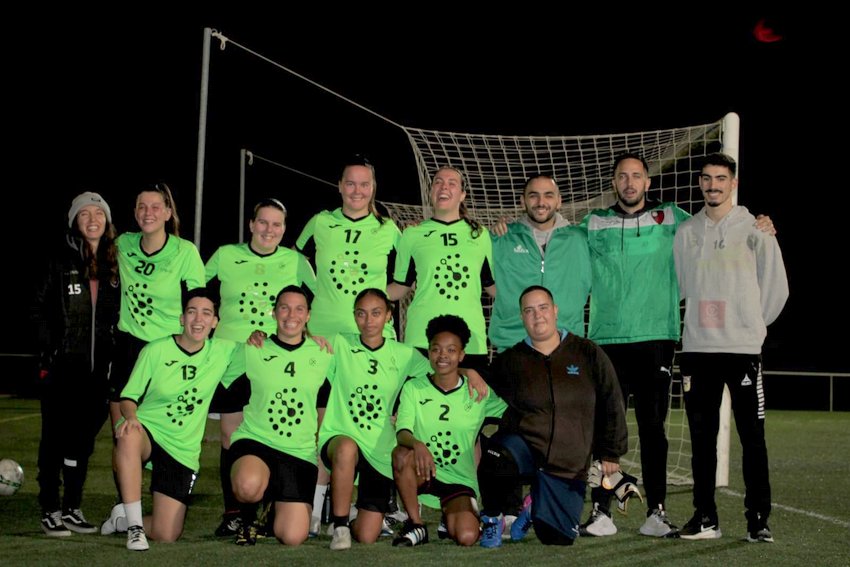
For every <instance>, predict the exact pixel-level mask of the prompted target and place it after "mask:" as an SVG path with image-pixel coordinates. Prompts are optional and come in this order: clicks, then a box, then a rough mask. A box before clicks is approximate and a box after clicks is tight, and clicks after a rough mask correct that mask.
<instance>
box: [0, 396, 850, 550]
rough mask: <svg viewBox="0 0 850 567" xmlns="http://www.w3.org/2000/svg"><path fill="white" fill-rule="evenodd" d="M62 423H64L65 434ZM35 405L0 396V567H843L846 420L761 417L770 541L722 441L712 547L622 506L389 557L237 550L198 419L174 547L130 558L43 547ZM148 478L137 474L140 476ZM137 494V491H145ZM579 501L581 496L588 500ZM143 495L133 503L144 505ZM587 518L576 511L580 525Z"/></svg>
mask: <svg viewBox="0 0 850 567" xmlns="http://www.w3.org/2000/svg"><path fill="white" fill-rule="evenodd" d="M72 426H73V424H69V427H72ZM40 427H41V426H40V419H39V405H38V401H37V400H32V399H23V398H14V397H0V458H4V457H8V458H12V459H15V460H16V461H18V462H19V463H20V464H21V465H22V466H23V468H24V473H25V481H24V485H23V487H22V488H21V490H20V491H19V492H18V493H17V494H16V495H14V496H8V497H0V567H6V566H11V565H40V566H49V565H129V564H142V563H145V564H148V565H157V566H159V565H181V566H182V565H205V566H212V565H228V566H236V565H272V564H275V565H327V564H352V565H364V564H369V563H371V564H373V565H378V564H380V565H382V566H389V565H399V566H402V565H408V564H415V565H416V566H417V567H420V566H429V565H440V566H444V565H458V564H461V562H463V564H465V566H470V565H473V564H476V563H479V564H481V565H486V566H489V565H516V566H520V565H524V566H526V567H527V566H536V565H565V564H570V565H581V566H587V567H591V566H592V567H602V566H605V565H617V566H628V567H638V566H644V565H645V566H650V565H653V566H654V565H686V566H688V567H695V566H701V565H710V566H712V567H720V566H725V565H748V566H762V565H764V566H780V565H795V566H798V567H804V566H806V567H808V566H812V567H816V566H826V565H842V566H848V565H850V474H848V472H850V464H848V463H850V413H846V412H844V413H827V412H793V411H768V416H767V441H768V451H769V456H770V471H771V484H772V488H773V501H774V510H773V513H772V515H771V518H770V522H769V523H770V526H771V529H772V530H773V534H774V537H775V538H776V543H774V544H763V543H762V544H751V543H747V542H745V541H743V537H744V535H745V529H746V522H745V520H744V516H743V512H744V508H743V491H744V487H743V481H742V477H741V457H740V447H739V444H738V441H737V434H736V433H735V431H734V427H733V433H732V451H731V470H730V479H729V487H728V488H725V489H718V493H717V504H718V511H719V515H720V526H721V530H722V532H723V537H722V538H721V539H718V540H711V541H682V540H658V539H654V538H648V537H644V536H640V535H638V531H637V530H638V527H639V526H640V524H641V523H642V522H643V519H644V510H643V507H642V506H641V504H640V503H639V502H638V501H637V500H632V504H631V506H630V507H629V515H628V516H621V515H619V514H615V517H614V521H615V523H616V524H617V527H618V528H619V530H620V532H619V533H618V534H617V535H616V536H613V537H606V538H581V539H579V540H578V541H577V542H576V544H575V545H573V546H572V547H565V548H564V547H550V546H542V545H541V544H540V543H539V542H538V541H537V539H536V538H535V537H534V534H533V531H532V532H530V534H529V536H528V537H527V538H526V539H525V540H523V541H522V542H515V543H511V542H509V541H507V542H505V543H504V545H503V546H502V547H501V548H499V549H492V550H490V549H482V548H480V547H477V546H476V547H472V548H469V549H464V548H460V547H458V546H456V545H454V544H453V543H451V542H449V541H447V540H444V541H438V540H437V533H436V532H437V522H438V521H439V515H438V514H437V513H436V512H433V511H428V512H426V514H425V519H426V522H427V524H428V528H429V531H430V536H431V538H432V542H431V543H429V544H427V545H423V546H421V547H416V548H413V549H405V548H393V547H392V546H391V545H390V540H391V538H382V539H381V540H380V541H379V542H378V543H377V544H374V545H359V544H357V543H355V544H354V546H353V547H352V549H351V550H349V551H343V552H333V551H330V550H329V549H328V544H329V543H330V538H329V537H328V536H325V535H323V536H320V537H319V538H316V539H311V540H308V541H307V542H306V543H305V544H304V545H302V546H300V547H296V548H290V547H286V546H283V545H280V544H279V543H277V542H276V541H275V540H274V539H265V540H261V541H260V542H259V543H258V544H257V545H256V546H255V547H245V548H243V547H239V546H236V545H234V544H233V543H232V541H231V540H221V539H217V538H215V537H213V535H212V533H213V530H215V528H216V526H217V525H218V522H219V519H220V514H221V497H220V494H219V492H220V491H219V478H218V460H219V456H218V422H217V421H209V422H208V427H207V435H206V438H205V441H204V446H203V451H202V454H201V467H202V468H201V474H200V477H199V479H198V482H197V484H196V487H195V496H194V501H193V503H192V505H191V506H190V508H189V514H188V517H187V520H186V526H185V532H184V534H183V537H182V538H181V539H180V540H179V541H178V542H177V543H175V544H158V543H156V542H151V549H150V550H149V551H146V552H130V551H127V550H126V549H125V547H124V545H125V535H124V534H120V535H116V536H101V535H99V534H97V535H79V534H73V535H72V536H71V537H69V538H48V537H47V536H45V535H44V534H43V533H42V532H41V527H40V524H39V517H40V511H39V507H38V502H37V498H36V497H37V493H38V484H37V482H36V480H35V478H36V474H37V466H36V460H37V454H38V440H39V435H40ZM111 449H112V443H111V440H110V438H109V431H108V429H107V428H106V427H104V429H103V430H102V431H101V433H100V436H99V437H98V441H97V446H96V449H95V455H94V456H93V458H92V461H91V464H90V467H89V476H88V481H87V483H86V490H85V493H84V497H83V511H84V513H85V514H86V517H87V518H88V520H89V521H91V522H92V523H96V524H98V525H99V524H100V522H101V521H102V520H103V519H104V518H105V517H106V516H107V514H108V512H109V510H110V509H111V507H112V505H113V503H114V500H115V494H114V487H113V483H112V473H111V470H110V466H111V465H110V451H111ZM146 479H147V476H146ZM146 491H147V489H145V492H146ZM588 499H589V494H588ZM149 502H150V498H149V494H146V495H145V499H144V503H145V506H146V509H148V508H147V507H148V506H149ZM667 509H668V512H669V515H670V518H671V520H672V521H673V523H675V524H677V525H679V526H681V525H683V524H684V523H685V522H686V521H687V520H688V519H689V518H690V516H691V514H692V512H693V510H692V507H691V495H690V487H687V486H671V487H670V488H669V491H668V498H667ZM586 516H587V506H586V508H585V513H584V517H585V518H586Z"/></svg>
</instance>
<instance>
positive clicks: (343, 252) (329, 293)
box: [295, 209, 401, 337]
mask: <svg viewBox="0 0 850 567" xmlns="http://www.w3.org/2000/svg"><path fill="white" fill-rule="evenodd" d="M400 237H401V233H400V231H399V230H398V227H397V226H396V225H395V223H394V222H393V221H392V219H389V218H385V219H384V222H383V223H381V222H379V221H378V219H377V218H375V216H374V215H371V214H370V215H368V216H365V217H363V218H360V219H356V220H355V219H350V218H348V217H346V216H345V215H344V214H343V213H342V209H336V210H335V211H333V212H330V211H322V212H321V213H319V214H317V215H315V216H314V217H313V218H311V219H310V221H309V222H308V223H307V226H305V227H304V230H303V231H302V232H301V235H300V236H299V237H298V240H297V241H296V243H295V244H296V246H297V247H298V250H300V251H302V252H304V251H305V249H307V248H308V245H309V248H310V249H315V266H316V277H317V280H318V285H317V290H316V297H315V299H314V300H313V306H312V309H311V311H310V323H309V325H308V326H309V329H310V332H311V333H313V334H314V335H321V336H325V337H332V336H333V335H335V334H337V333H357V332H358V329H357V325H356V324H355V322H354V298H355V297H357V294H358V293H360V292H361V291H362V290H364V289H366V288H368V287H374V288H377V289H380V290H382V291H384V290H386V289H387V281H388V270H389V259H390V256H391V254H392V252H393V251H394V250H395V249H396V248H397V247H398V242H399V238H400ZM308 255H309V254H308ZM384 335H385V336H391V337H395V333H394V332H393V331H392V326H391V325H388V329H386V330H385V332H384Z"/></svg>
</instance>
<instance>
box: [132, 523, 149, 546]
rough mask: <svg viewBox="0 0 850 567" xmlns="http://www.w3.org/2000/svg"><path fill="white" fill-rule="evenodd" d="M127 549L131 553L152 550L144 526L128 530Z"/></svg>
mask: <svg viewBox="0 0 850 567" xmlns="http://www.w3.org/2000/svg"><path fill="white" fill-rule="evenodd" d="M127 549H129V550H130V551H146V550H148V549H150V545H148V538H147V536H146V535H145V528H143V527H142V526H130V527H129V528H127Z"/></svg>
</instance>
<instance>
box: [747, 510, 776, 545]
mask: <svg viewBox="0 0 850 567" xmlns="http://www.w3.org/2000/svg"><path fill="white" fill-rule="evenodd" d="M746 540H747V541H748V542H750V543H759V542H763V543H773V533H771V531H770V528H769V527H768V525H767V517H766V516H764V515H762V514H760V513H752V512H747V537H746Z"/></svg>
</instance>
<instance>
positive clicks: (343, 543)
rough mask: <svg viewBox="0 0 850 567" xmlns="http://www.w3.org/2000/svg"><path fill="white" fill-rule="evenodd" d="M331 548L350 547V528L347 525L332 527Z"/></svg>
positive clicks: (339, 549)
mask: <svg viewBox="0 0 850 567" xmlns="http://www.w3.org/2000/svg"><path fill="white" fill-rule="evenodd" d="M331 549H332V550H333V551H341V550H343V549H351V529H350V528H349V527H348V526H340V527H338V528H334V535H333V539H332V540H331Z"/></svg>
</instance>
